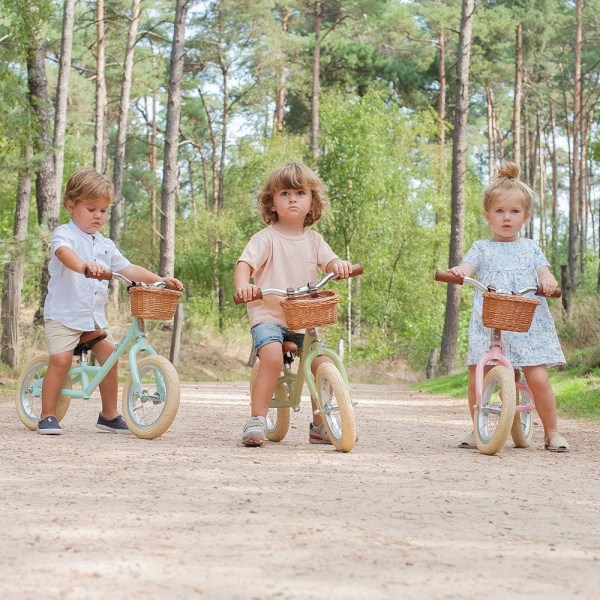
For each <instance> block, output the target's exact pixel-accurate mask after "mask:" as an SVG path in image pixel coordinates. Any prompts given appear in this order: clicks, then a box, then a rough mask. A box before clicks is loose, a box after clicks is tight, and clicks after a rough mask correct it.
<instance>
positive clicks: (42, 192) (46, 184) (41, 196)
mask: <svg viewBox="0 0 600 600" xmlns="http://www.w3.org/2000/svg"><path fill="white" fill-rule="evenodd" d="M44 39H45V27H43V26H42V25H39V26H37V27H35V28H33V29H32V30H31V32H30V36H29V44H28V48H27V81H28V100H29V105H30V107H31V111H32V113H33V115H35V124H33V125H32V130H33V131H35V132H36V136H35V137H34V139H33V147H34V154H36V155H38V156H39V157H40V159H39V162H38V167H37V169H36V171H37V173H36V178H35V199H36V204H37V214H38V224H40V225H47V227H48V229H49V230H50V231H54V229H55V228H56V226H57V225H58V203H57V202H56V174H55V172H54V154H53V152H52V136H51V131H52V120H51V118H50V102H49V101H48V81H47V79H46V68H45V64H44V61H45V56H46V52H45V48H44ZM48 253H49V247H48V243H47V241H44V242H43V255H44V256H45V257H47V256H48ZM48 279H49V275H48V264H47V262H46V261H44V266H43V267H42V271H41V277H40V304H39V307H38V309H37V311H36V313H35V316H34V322H35V323H41V322H42V319H43V313H44V301H45V300H46V295H47V293H48Z"/></svg>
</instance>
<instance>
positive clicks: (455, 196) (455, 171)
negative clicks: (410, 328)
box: [440, 0, 475, 374]
mask: <svg viewBox="0 0 600 600" xmlns="http://www.w3.org/2000/svg"><path fill="white" fill-rule="evenodd" d="M474 10H475V0H462V10H461V20H460V37H459V42H458V60H457V64H456V109H455V113H454V133H453V146H452V194H451V195H452V199H451V203H452V209H451V211H452V212H451V224H450V252H449V265H450V266H456V265H458V264H460V262H461V261H462V258H463V236H464V228H465V179H466V170H467V117H468V110H469V63H470V60H471V38H472V31H473V12H474ZM459 312H460V288H459V286H457V285H449V286H448V289H447V293H446V314H445V318H444V333H443V337H442V349H441V354H440V360H441V365H440V369H441V373H442V374H447V373H449V372H450V371H451V370H452V367H453V365H454V356H455V352H456V340H457V337H458V323H459Z"/></svg>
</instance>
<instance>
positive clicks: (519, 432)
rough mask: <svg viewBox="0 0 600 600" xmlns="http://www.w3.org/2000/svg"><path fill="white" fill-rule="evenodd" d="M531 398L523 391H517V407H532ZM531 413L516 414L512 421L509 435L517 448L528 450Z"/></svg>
mask: <svg viewBox="0 0 600 600" xmlns="http://www.w3.org/2000/svg"><path fill="white" fill-rule="evenodd" d="M532 405H533V402H532V400H531V396H530V395H529V393H528V392H526V391H525V390H517V406H532ZM531 424H532V418H531V411H530V410H528V411H524V412H518V413H516V414H515V418H514V419H513V424H512V428H511V430H510V435H511V436H512V439H513V442H514V443H515V446H516V447H517V448H528V447H529V443H530V441H531V432H532V431H533V428H532V426H531Z"/></svg>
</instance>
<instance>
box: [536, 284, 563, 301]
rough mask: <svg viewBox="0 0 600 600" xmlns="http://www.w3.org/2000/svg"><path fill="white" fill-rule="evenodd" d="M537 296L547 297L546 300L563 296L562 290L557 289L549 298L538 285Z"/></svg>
mask: <svg viewBox="0 0 600 600" xmlns="http://www.w3.org/2000/svg"><path fill="white" fill-rule="evenodd" d="M535 293H536V295H537V296H546V298H560V297H561V296H562V290H561V289H560V288H556V289H555V290H554V291H553V292H552V293H551V294H550V295H549V296H548V295H547V294H544V292H543V291H542V286H541V285H538V286H537V290H535Z"/></svg>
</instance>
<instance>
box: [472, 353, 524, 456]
mask: <svg viewBox="0 0 600 600" xmlns="http://www.w3.org/2000/svg"><path fill="white" fill-rule="evenodd" d="M515 396H516V388H515V380H514V377H513V376H512V375H511V372H510V371H509V370H508V369H507V368H506V367H502V366H500V365H498V366H496V367H494V368H493V369H491V370H490V371H489V372H488V374H487V375H486V376H485V378H484V379H483V393H482V395H481V405H480V406H476V407H475V415H474V428H473V429H474V434H475V443H476V444H477V448H478V449H479V451H480V452H481V453H482V454H496V452H498V451H499V450H500V449H501V448H502V446H504V443H505V442H506V439H507V438H508V434H509V432H510V429H511V426H512V424H513V418H514V416H515V402H516V398H515Z"/></svg>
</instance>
